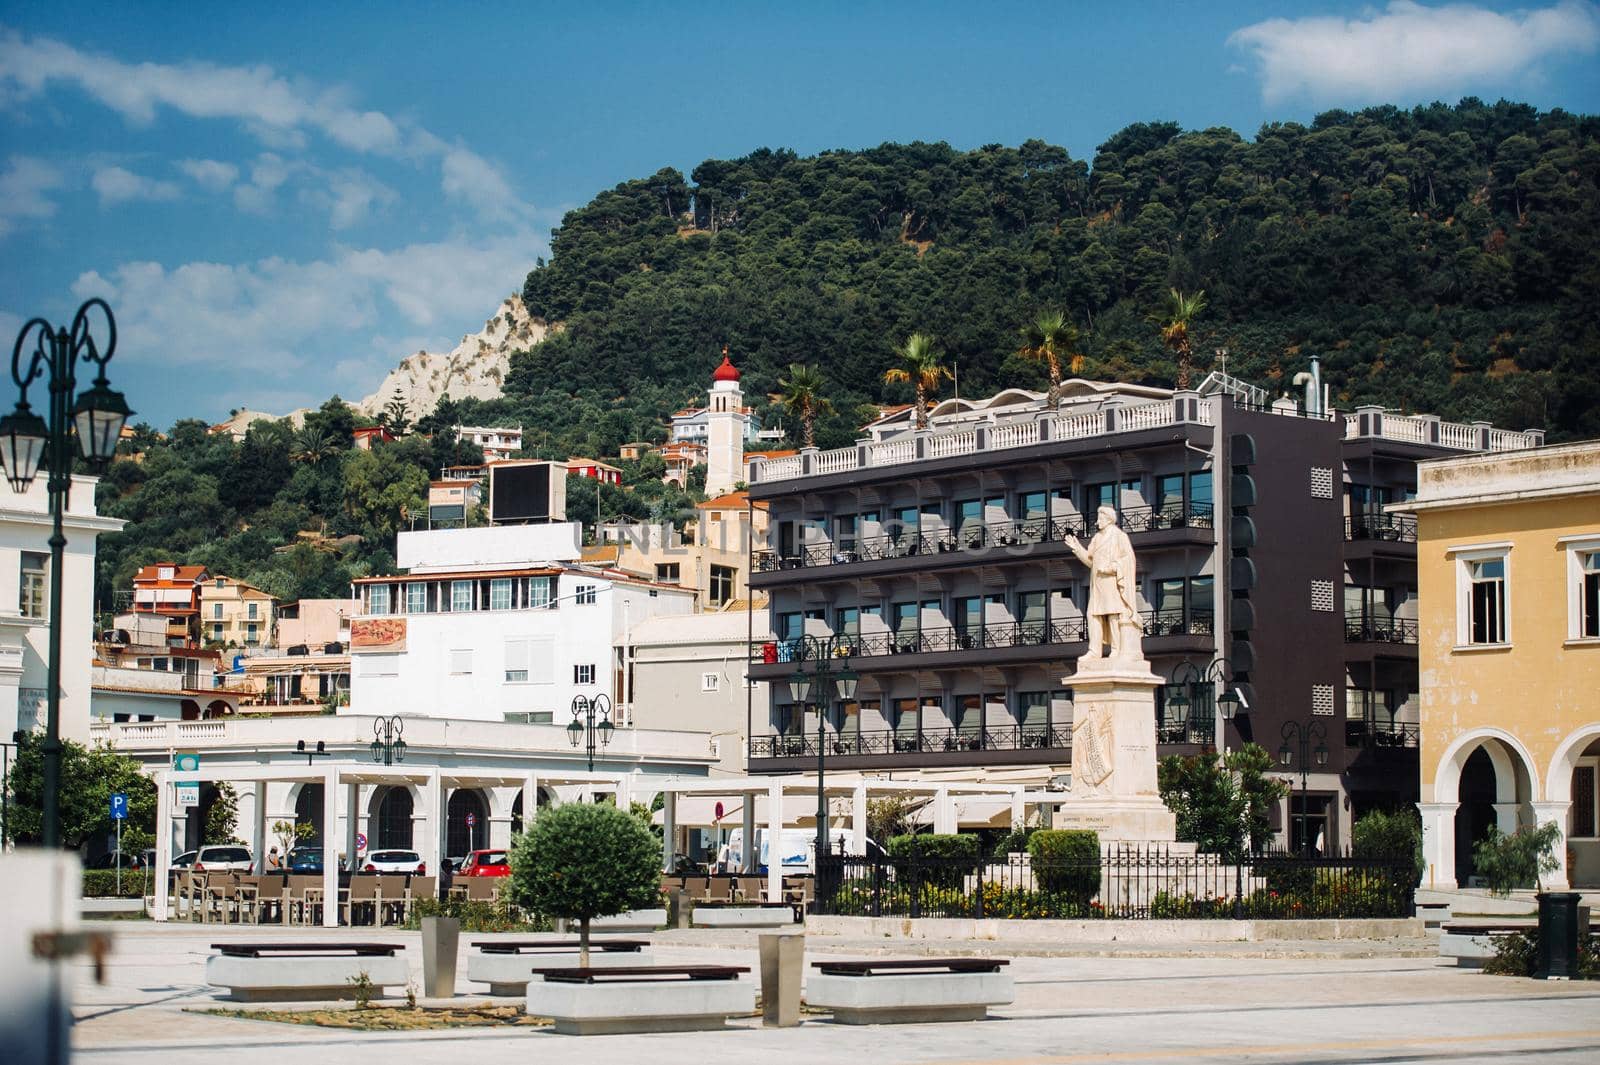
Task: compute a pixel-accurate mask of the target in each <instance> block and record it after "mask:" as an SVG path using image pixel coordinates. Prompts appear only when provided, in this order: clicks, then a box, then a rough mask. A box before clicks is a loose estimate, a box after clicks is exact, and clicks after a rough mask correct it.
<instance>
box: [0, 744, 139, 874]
mask: <svg viewBox="0 0 1600 1065" xmlns="http://www.w3.org/2000/svg"><path fill="white" fill-rule="evenodd" d="M42 742H43V740H42V739H41V737H40V736H39V735H38V734H36V733H31V732H25V733H23V734H22V735H21V737H20V739H19V742H18V745H17V749H16V751H15V752H14V754H13V756H12V762H11V775H10V778H9V779H8V781H7V792H8V798H7V801H8V803H9V805H10V809H9V812H8V815H7V818H6V828H7V835H8V838H9V841H10V842H11V843H13V844H38V843H39V841H40V836H41V832H42V826H43V823H44V822H43V815H42V813H41V810H42V805H41V804H42V795H43V791H44V752H43V750H42V749H41V744H42ZM57 793H58V796H59V804H60V810H61V842H62V844H63V845H64V846H66V847H68V848H72V849H77V848H79V847H82V846H83V845H84V844H86V843H88V842H89V841H90V840H91V839H94V838H97V837H99V838H106V837H108V836H109V835H110V833H111V832H112V831H113V830H114V829H115V827H116V826H115V825H114V824H113V823H112V820H111V796H112V795H114V794H117V793H121V794H125V795H127V796H128V817H127V822H126V824H124V826H123V830H124V844H125V845H126V842H127V835H126V833H127V832H128V830H130V829H133V830H139V831H144V832H151V831H153V830H154V828H155V822H156V787H155V782H154V781H152V780H151V779H150V778H149V777H147V776H145V774H144V770H143V767H142V766H141V765H140V763H139V762H138V761H137V760H136V759H134V758H130V757H128V756H127V755H123V754H118V753H117V752H116V750H114V749H113V748H111V747H107V746H103V745H99V744H97V745H95V746H93V747H85V746H84V745H83V744H81V743H77V742H75V741H73V740H62V741H61V775H60V783H59V787H58V789H57ZM130 849H131V848H130Z"/></svg>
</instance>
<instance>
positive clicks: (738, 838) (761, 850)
mask: <svg viewBox="0 0 1600 1065" xmlns="http://www.w3.org/2000/svg"><path fill="white" fill-rule="evenodd" d="M769 835H770V833H769V832H768V830H767V829H764V828H758V829H756V872H758V873H765V872H766V871H767V865H768V862H769V861H770V860H771V855H772V848H771V847H770V846H769V843H768V836H769ZM828 845H829V847H830V848H831V849H832V850H833V851H834V852H835V853H838V852H839V851H841V850H845V851H847V850H849V847H850V833H849V832H848V831H846V830H844V829H840V828H836V829H833V831H832V833H831V837H830V839H829V842H828ZM816 849H817V834H816V832H814V831H813V830H811V829H809V828H786V829H784V830H783V833H782V835H781V836H780V837H779V841H778V852H779V859H778V860H779V863H780V864H781V865H782V866H783V871H784V872H785V873H788V874H790V875H793V876H799V875H802V874H810V873H814V872H816V868H815V866H814V865H813V863H812V860H811V859H812V856H813V854H815V852H816ZM867 853H868V854H882V853H883V849H882V848H881V847H879V846H878V845H877V844H876V843H874V842H873V841H872V840H870V839H869V840H867ZM728 861H729V862H730V863H731V867H732V868H733V869H739V868H742V867H743V864H744V829H742V828H736V829H734V830H733V831H732V832H730V833H728Z"/></svg>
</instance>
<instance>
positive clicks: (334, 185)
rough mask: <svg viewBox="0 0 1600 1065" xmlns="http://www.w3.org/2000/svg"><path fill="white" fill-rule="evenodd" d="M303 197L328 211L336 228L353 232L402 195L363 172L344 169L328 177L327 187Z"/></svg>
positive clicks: (329, 222)
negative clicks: (371, 214)
mask: <svg viewBox="0 0 1600 1065" xmlns="http://www.w3.org/2000/svg"><path fill="white" fill-rule="evenodd" d="M302 198H303V199H304V200H305V201H306V202H308V203H310V204H312V205H314V206H317V207H322V208H324V209H325V210H327V212H328V224H329V225H331V226H332V227H333V228H334V229H349V228H350V227H351V226H353V225H356V224H357V223H358V222H362V221H364V220H365V219H366V217H367V214H368V212H369V211H370V210H371V209H372V208H373V207H374V206H387V205H389V204H392V203H395V202H396V201H397V200H399V198H400V194H399V193H397V192H395V190H394V189H391V188H390V187H389V186H387V185H385V184H384V183H383V182H381V181H379V180H378V179H377V178H375V177H373V176H372V175H370V174H366V173H363V172H361V171H360V170H340V171H337V172H335V173H333V174H330V175H328V178H327V187H326V188H317V189H309V190H307V191H306V192H305V193H304V194H303V196H302Z"/></svg>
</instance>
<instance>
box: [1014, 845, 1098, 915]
mask: <svg viewBox="0 0 1600 1065" xmlns="http://www.w3.org/2000/svg"><path fill="white" fill-rule="evenodd" d="M1028 858H1029V865H1030V866H1031V867H1032V869H1033V876H1034V879H1035V880H1037V881H1038V883H1039V887H1040V888H1041V889H1042V890H1044V891H1045V892H1047V893H1049V894H1052V895H1058V894H1059V895H1066V896H1069V897H1070V898H1071V899H1072V900H1073V902H1075V903H1077V904H1078V905H1080V906H1083V907H1087V906H1088V905H1089V901H1090V900H1091V899H1093V898H1094V897H1095V896H1096V895H1097V894H1099V893H1100V834H1099V833H1098V832H1091V831H1088V830H1086V829H1041V830H1039V831H1038V832H1035V833H1034V834H1033V835H1032V836H1030V837H1029V838H1028Z"/></svg>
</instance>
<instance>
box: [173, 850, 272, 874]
mask: <svg viewBox="0 0 1600 1065" xmlns="http://www.w3.org/2000/svg"><path fill="white" fill-rule="evenodd" d="M172 867H173V868H174V869H197V870H201V871H205V870H219V869H220V870H232V871H234V872H240V873H248V872H250V871H251V870H252V869H254V868H255V859H253V858H251V857H250V848H248V847H232V846H217V847H201V848H200V849H199V850H193V851H184V852H183V853H182V854H180V855H178V856H177V857H176V858H174V859H172Z"/></svg>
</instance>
